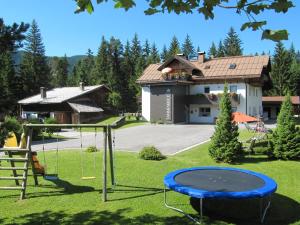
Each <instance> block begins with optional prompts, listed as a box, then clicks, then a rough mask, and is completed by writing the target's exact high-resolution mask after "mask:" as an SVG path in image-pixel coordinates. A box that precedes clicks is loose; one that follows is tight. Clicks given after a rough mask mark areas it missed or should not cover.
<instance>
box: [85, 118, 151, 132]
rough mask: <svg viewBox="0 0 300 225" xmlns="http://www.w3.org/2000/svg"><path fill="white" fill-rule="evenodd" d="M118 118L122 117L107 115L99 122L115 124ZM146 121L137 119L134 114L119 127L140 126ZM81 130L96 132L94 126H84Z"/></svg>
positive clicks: (99, 129) (98, 129)
mask: <svg viewBox="0 0 300 225" xmlns="http://www.w3.org/2000/svg"><path fill="white" fill-rule="evenodd" d="M118 119H120V117H119V116H109V117H106V118H104V119H102V120H100V121H99V122H97V124H102V125H109V124H113V123H114V122H116V121H117V120H118ZM146 123H147V122H145V121H142V120H136V119H135V117H133V116H132V117H126V120H125V123H124V124H123V125H122V126H121V127H119V128H118V129H122V128H128V127H135V126H140V125H144V124H146ZM81 130H82V131H84V132H94V131H95V129H94V128H82V129H81ZM101 130H102V128H97V131H101Z"/></svg>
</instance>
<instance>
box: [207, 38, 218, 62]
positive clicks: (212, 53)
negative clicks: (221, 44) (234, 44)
mask: <svg viewBox="0 0 300 225" xmlns="http://www.w3.org/2000/svg"><path fill="white" fill-rule="evenodd" d="M208 55H209V57H210V58H214V57H216V56H217V55H218V51H217V47H216V45H215V43H214V42H212V44H211V47H210V48H209V51H208Z"/></svg>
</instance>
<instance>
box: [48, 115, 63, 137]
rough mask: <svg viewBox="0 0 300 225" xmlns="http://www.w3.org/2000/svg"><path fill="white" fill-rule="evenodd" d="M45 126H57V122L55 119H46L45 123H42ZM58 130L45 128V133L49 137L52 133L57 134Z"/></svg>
mask: <svg viewBox="0 0 300 225" xmlns="http://www.w3.org/2000/svg"><path fill="white" fill-rule="evenodd" d="M44 123H45V124H57V123H58V122H57V120H56V119H55V118H51V117H49V118H46V119H45V121H44ZM59 130H60V129H59V128H55V127H47V128H46V129H45V132H46V133H47V134H48V135H49V136H52V134H53V133H54V132H58V131H59Z"/></svg>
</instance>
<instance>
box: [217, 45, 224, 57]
mask: <svg viewBox="0 0 300 225" xmlns="http://www.w3.org/2000/svg"><path fill="white" fill-rule="evenodd" d="M224 56H225V52H224V46H223V43H222V41H220V42H219V46H218V50H217V57H224Z"/></svg>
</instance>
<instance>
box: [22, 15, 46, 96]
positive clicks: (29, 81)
mask: <svg viewBox="0 0 300 225" xmlns="http://www.w3.org/2000/svg"><path fill="white" fill-rule="evenodd" d="M20 70H21V75H22V78H23V80H24V86H23V91H24V94H25V96H30V95H32V94H36V93H38V92H39V90H40V87H46V88H47V87H49V86H50V68H49V66H48V63H47V58H46V56H45V47H44V45H43V42H42V37H41V33H40V29H39V28H38V25H37V23H36V21H35V20H33V21H32V24H31V28H30V30H29V33H28V35H27V37H26V43H25V53H24V57H23V60H22V62H21V66H20Z"/></svg>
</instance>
